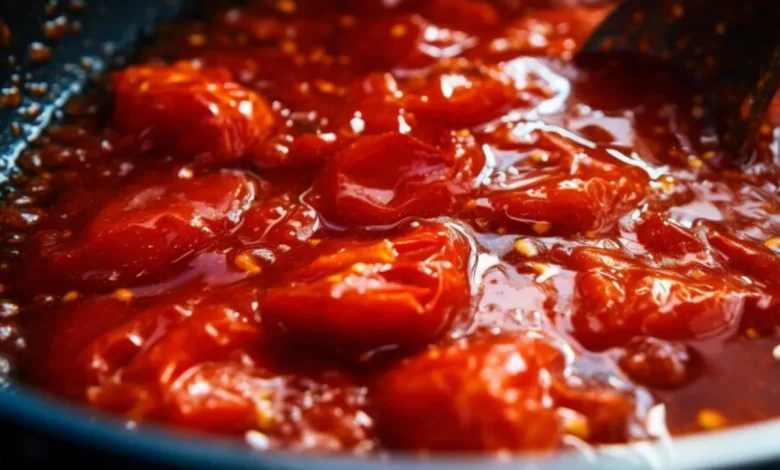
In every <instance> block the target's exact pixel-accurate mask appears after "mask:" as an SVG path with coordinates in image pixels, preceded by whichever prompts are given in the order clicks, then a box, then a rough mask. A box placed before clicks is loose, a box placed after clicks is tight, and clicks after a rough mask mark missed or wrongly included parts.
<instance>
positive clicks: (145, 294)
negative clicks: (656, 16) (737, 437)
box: [0, 0, 780, 453]
mask: <svg viewBox="0 0 780 470" xmlns="http://www.w3.org/2000/svg"><path fill="white" fill-rule="evenodd" d="M250 3H251V5H250V6H247V7H242V8H232V9H227V10H223V11H221V12H220V13H219V14H216V15H213V16H211V17H209V18H208V19H206V20H201V21H188V22H185V23H179V24H174V25H168V26H166V27H164V28H162V30H161V31H160V33H159V35H158V37H157V39H156V40H155V41H154V43H153V44H152V45H150V46H148V47H146V48H145V49H144V51H143V53H142V55H141V58H140V60H139V61H138V62H137V63H134V64H132V65H129V66H127V67H125V68H123V69H119V70H116V71H114V72H112V73H111V74H110V76H109V77H108V79H107V80H106V83H104V84H101V85H99V86H97V87H95V89H94V90H92V91H91V92H89V93H86V94H84V95H83V96H80V97H78V98H75V99H74V100H73V101H72V102H71V103H70V104H69V105H68V109H67V116H66V118H65V119H64V121H63V122H62V123H61V124H58V125H56V126H54V127H53V128H51V129H50V130H49V131H48V133H47V134H46V135H44V136H42V137H41V138H40V139H38V140H37V141H36V142H35V145H34V146H33V147H32V148H31V149H29V150H28V151H26V153H25V154H24V155H23V156H22V157H21V158H20V160H19V167H20V168H21V169H22V172H20V173H19V174H18V175H16V176H15V177H14V179H13V189H12V191H11V192H10V194H9V195H8V197H7V198H6V200H5V202H4V203H3V204H2V207H0V216H1V217H2V222H3V224H2V230H3V231H2V236H3V238H2V240H3V243H2V245H1V248H2V250H0V256H1V258H0V279H1V280H2V289H3V294H2V295H3V297H4V299H5V300H3V301H2V305H1V306H2V308H1V309H0V352H2V353H3V354H4V357H6V358H8V359H9V360H10V361H11V363H12V364H13V365H14V367H15V370H16V372H17V374H18V376H19V377H20V378H21V380H23V381H26V382H28V383H31V384H33V385H35V386H36V387H40V388H42V389H44V390H46V391H48V392H51V393H54V394H57V395H59V396H61V397H65V398H67V399H69V400H72V401H75V402H78V403H82V404H85V405H86V406H89V407H92V408H95V409H99V410H104V411H107V412H111V413H115V414H118V415H121V416H123V417H125V418H126V419H128V420H132V421H135V422H141V423H146V422H161V423H166V424H169V425H172V426H175V427H179V428H185V429H188V430H190V431H192V432H203V433H212V434H227V435H232V436H237V437H239V438H243V439H245V440H246V441H247V442H248V443H249V444H250V445H252V446H254V447H256V448H260V449H265V448H283V449H295V450H312V451H348V452H356V453H370V452H377V451H386V450H406V451H426V452H428V451H462V450H468V451H482V452H498V451H503V452H505V451H509V452H518V451H538V450H551V449H560V448H566V447H570V446H576V445H577V442H578V441H579V442H583V441H584V442H586V443H589V444H594V445H598V444H605V443H625V442H632V441H637V440H643V439H653V438H655V437H658V436H660V435H662V434H664V433H665V432H667V430H668V431H669V432H671V433H672V434H673V435H680V434H686V433H690V432H699V431H704V430H711V429H714V428H720V427H724V426H733V425H739V424H742V423H748V422H753V421H756V420H761V419H767V418H771V417H777V416H780V400H778V399H777V398H778V397H780V390H778V385H780V362H779V361H780V348H778V347H777V345H778V344H779V343H780V339H779V338H778V336H779V335H778V331H779V330H778V327H780V192H779V189H778V182H779V181H780V150H778V149H779V148H780V127H778V126H777V124H780V120H778V119H777V115H778V114H779V113H778V112H776V109H775V108H777V109H780V106H775V107H773V110H772V112H771V113H770V117H769V118H768V120H767V122H766V124H765V125H764V126H763V127H762V130H761V133H760V136H759V137H758V144H757V150H756V151H755V155H754V156H753V159H752V163H751V164H750V165H749V167H748V168H746V169H744V170H742V171H738V170H736V169H734V168H730V167H729V166H728V165H727V164H726V163H727V161H726V160H725V159H724V158H723V156H722V155H721V153H720V152H719V149H718V145H717V141H718V139H717V133H716V131H715V127H714V123H713V121H712V119H711V117H710V115H709V113H708V110H706V109H703V108H702V107H701V96H699V95H697V94H695V93H694V92H693V91H692V90H691V89H689V88H688V87H687V85H685V81H684V80H682V79H681V78H680V76H678V75H676V74H674V73H672V72H671V71H669V70H667V69H666V68H664V67H662V66H660V65H659V64H656V63H653V62H651V61H645V60H640V59H638V58H634V59H631V58H625V57H624V58H619V59H618V58H614V57H612V58H609V57H605V58H602V59H594V60H593V61H592V62H591V63H585V64H576V65H575V64H574V63H573V61H572V56H573V54H574V52H575V51H576V49H577V47H578V45H579V44H581V43H582V41H583V40H584V39H585V37H586V36H587V34H588V32H589V31H590V30H591V29H592V28H593V27H594V26H595V25H596V24H597V23H598V22H599V21H600V20H601V18H603V16H604V15H605V14H606V12H607V11H608V9H609V6H610V5H609V4H604V3H603V2H585V1H582V2H545V1H520V2H515V1H495V2H488V1H483V0H433V1H426V2H422V1H413V0H409V1H406V0H401V1H395V2H388V1H384V2H382V1H379V0H370V1H364V2H343V1H336V0H334V1H323V2H303V1H299V2H295V1H288V0H285V1H278V2H262V1H258V2H250ZM564 3H565V5H561V4H564ZM651 416H656V417H657V416H662V417H665V422H663V423H660V425H659V423H658V422H657V420H655V421H656V422H654V420H653V419H651Z"/></svg>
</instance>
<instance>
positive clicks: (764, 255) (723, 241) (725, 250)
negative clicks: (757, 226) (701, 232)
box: [707, 230, 780, 289]
mask: <svg viewBox="0 0 780 470" xmlns="http://www.w3.org/2000/svg"><path fill="white" fill-rule="evenodd" d="M707 241H708V242H709V244H710V246H711V247H712V248H714V249H715V250H716V252H717V253H718V254H719V256H720V257H721V258H722V259H723V260H724V262H725V264H726V265H727V266H728V267H730V268H732V269H736V270H739V271H741V272H743V273H745V274H747V275H748V276H751V277H754V278H755V279H757V280H760V282H764V283H766V284H768V285H769V286H771V287H773V288H776V289H780V257H779V256H777V255H776V254H774V253H772V252H771V251H770V250H768V249H766V248H764V247H759V246H756V245H755V244H753V243H750V242H748V241H745V240H740V239H738V238H736V237H734V236H729V235H724V234H722V233H719V232H717V231H715V230H710V231H708V233H707Z"/></svg>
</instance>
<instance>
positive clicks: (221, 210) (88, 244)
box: [28, 170, 257, 290]
mask: <svg viewBox="0 0 780 470" xmlns="http://www.w3.org/2000/svg"><path fill="white" fill-rule="evenodd" d="M256 190H257V187H256V181H255V179H254V178H253V177H252V176H250V175H248V174H245V173H242V172H239V171H231V170H223V171H217V172H214V173H209V174H206V175H203V176H195V177H192V178H189V177H180V176H176V175H173V176H171V175H166V174H150V175H143V176H141V177H140V178H138V179H137V180H136V181H133V182H130V183H128V184H127V185H126V186H123V187H122V188H120V189H119V191H118V192H117V194H115V195H114V196H113V197H112V198H111V199H110V200H108V201H106V202H105V203H104V204H103V205H102V207H100V208H99V210H98V211H97V212H96V213H95V214H94V215H93V217H92V219H91V220H90V221H89V223H87V225H86V226H85V227H84V228H83V230H82V231H81V232H80V233H73V234H66V233H64V232H61V231H56V232H41V233H39V234H38V235H37V236H36V237H35V238H34V239H33V246H34V247H35V259H34V260H32V262H31V263H30V266H29V270H28V277H29V278H30V279H31V281H33V280H34V282H40V283H44V284H46V283H49V282H51V285H58V286H59V287H60V288H63V287H64V288H70V289H86V290H95V289H100V288H104V287H106V286H108V285H116V286H119V285H122V284H124V283H134V282H138V280H140V279H142V278H148V277H153V276H155V275H157V274H159V273H160V272H163V271H165V270H166V269H167V268H169V267H170V265H171V264H172V263H175V262H178V261H181V260H183V259H185V258H187V257H190V256H191V255H192V254H194V253H195V252H196V251H197V250H199V249H201V248H203V247H205V246H206V245H208V244H209V243H211V242H214V241H215V240H216V239H217V238H218V237H220V236H222V235H225V234H227V233H229V232H230V231H231V230H233V229H234V228H235V227H237V226H238V225H239V224H240V223H241V220H242V214H243V212H244V211H245V210H246V209H247V207H248V206H249V205H250V203H251V202H252V201H253V199H254V198H255V193H256Z"/></svg>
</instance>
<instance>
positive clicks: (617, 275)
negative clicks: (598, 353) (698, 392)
mask: <svg viewBox="0 0 780 470" xmlns="http://www.w3.org/2000/svg"><path fill="white" fill-rule="evenodd" d="M754 295H755V292H754V291H752V290H751V289H749V288H748V287H746V286H744V285H740V284H739V283H737V282H736V281H735V280H733V279H730V278H728V277H719V276H708V277H706V278H703V279H700V280H693V279H689V278H686V277H684V276H681V275H679V274H676V273H674V272H671V271H666V272H665V271H663V270H660V269H652V268H643V267H628V268H624V269H620V270H616V271H614V272H605V271H602V270H592V271H586V272H582V273H579V274H578V275H577V277H576V284H575V298H574V311H573V313H572V318H571V322H572V325H573V328H574V335H575V336H576V337H577V339H579V340H580V341H581V342H582V343H584V344H585V345H586V346H588V347H591V348H594V349H601V348H605V347H609V346H614V345H620V344H624V343H625V342H626V341H627V340H629V339H631V338H632V337H634V336H638V335H647V336H653V337H658V338H663V339H672V340H692V339H702V338H707V337H712V336H714V335H717V334H720V333H724V332H727V331H728V330H729V329H730V328H732V327H734V326H736V325H738V324H739V321H740V319H741V316H742V312H743V308H744V305H745V300H746V299H748V298H751V297H753V296H754Z"/></svg>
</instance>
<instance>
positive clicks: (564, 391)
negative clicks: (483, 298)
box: [371, 333, 633, 451]
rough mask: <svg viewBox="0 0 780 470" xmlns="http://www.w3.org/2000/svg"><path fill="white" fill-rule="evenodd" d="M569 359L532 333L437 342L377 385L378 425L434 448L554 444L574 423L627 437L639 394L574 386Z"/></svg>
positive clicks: (404, 443) (392, 443)
mask: <svg viewBox="0 0 780 470" xmlns="http://www.w3.org/2000/svg"><path fill="white" fill-rule="evenodd" d="M566 365H567V359H566V357H565V356H564V354H563V353H562V352H561V351H560V350H559V349H558V348H557V347H555V346H554V345H553V344H552V343H550V342H549V341H548V340H546V339H543V338H541V337H538V336H534V335H531V334H523V333H518V334H506V333H504V334H498V335H494V334H487V333H484V334H483V333H478V334H477V335H475V336H471V337H465V338H461V339H458V340H455V341H453V342H450V343H447V344H444V345H439V346H433V347H431V348H429V349H428V350H427V351H425V352H422V353H420V354H418V355H416V356H413V357H411V358H408V359H405V360H403V361H402V362H401V363H400V364H399V365H397V366H396V367H394V368H392V369H390V371H389V372H387V373H386V374H385V375H384V376H383V377H381V378H380V379H379V380H378V381H377V383H376V384H375V385H374V386H373V388H372V390H371V392H372V395H371V396H372V400H373V403H374V409H375V410H376V422H377V431H378V433H379V435H380V438H381V439H382V440H383V442H384V443H386V444H387V445H388V446H389V447H391V448H396V449H410V450H411V449H414V450H430V451H464V450H465V451H469V450H470V451H477V450H479V451H499V450H508V451H516V450H541V449H551V448H555V447H558V446H560V445H561V439H562V438H563V436H564V435H565V434H566V433H567V432H569V431H571V430H572V429H575V428H576V427H578V428H579V430H578V431H577V432H578V434H580V437H585V436H584V435H585V434H586V433H587V434H588V435H589V437H591V438H593V437H596V438H598V437H602V438H607V439H610V438H612V439H615V438H617V439H619V438H625V433H626V426H627V424H628V421H627V420H628V418H629V416H630V413H631V412H632V410H633V404H632V400H631V398H630V397H627V396H625V395H622V394H621V393H618V392H617V391H615V390H612V389H609V388H606V387H603V386H589V385H585V383H586V382H582V384H581V385H578V386H571V385H570V384H568V383H567V379H566V378H565V373H564V371H565V369H566ZM559 407H565V408H566V409H567V410H569V411H568V412H563V410H562V409H561V408H559ZM576 421H579V426H577V425H576V424H575V425H572V424H573V423H574V422H576ZM567 429H568V430H567ZM618 430H620V431H619V432H618V434H617V435H615V431H618Z"/></svg>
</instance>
